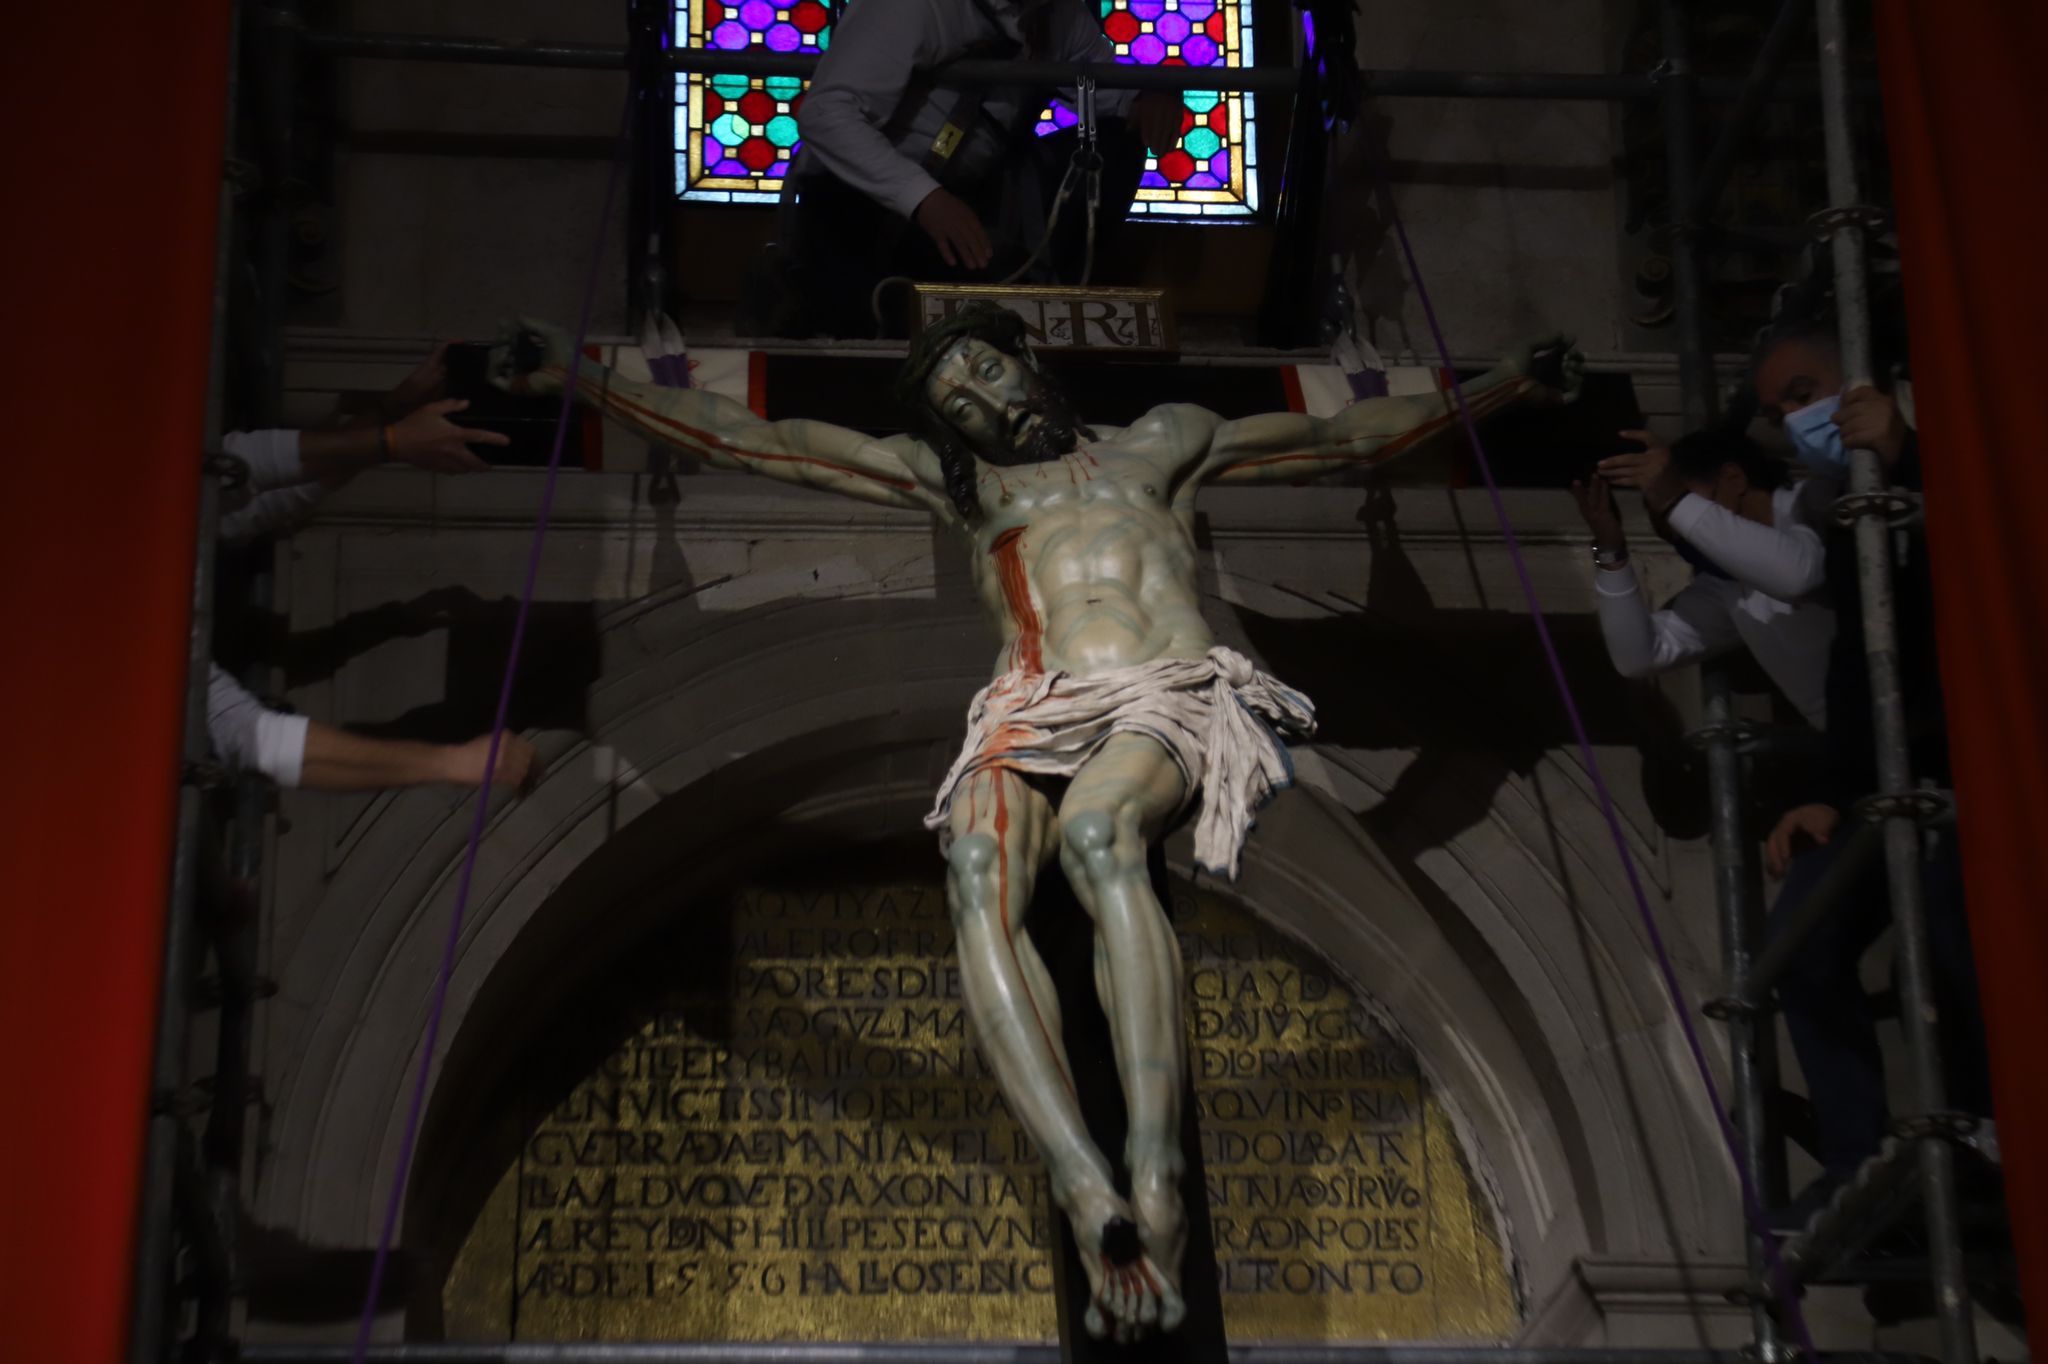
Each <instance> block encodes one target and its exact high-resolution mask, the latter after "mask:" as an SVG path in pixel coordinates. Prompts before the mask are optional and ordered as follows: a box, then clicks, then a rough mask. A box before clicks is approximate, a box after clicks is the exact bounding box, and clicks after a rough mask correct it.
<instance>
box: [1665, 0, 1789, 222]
mask: <svg viewBox="0 0 2048 1364" xmlns="http://www.w3.org/2000/svg"><path fill="white" fill-rule="evenodd" d="M1812 8H1813V0H1783V3H1782V4H1780V5H1779V6H1778V17H1777V19H1776V20H1775V21H1773V22H1772V24H1771V31H1770V32H1769V33H1767V34H1765V35H1764V45H1763V48H1762V49H1761V50H1760V51H1759V52H1758V53H1757V56H1756V64H1755V65H1754V66H1752V67H1750V70H1749V82H1748V84H1746V85H1745V86H1743V89H1742V98H1740V99H1739V100H1737V101H1736V102H1735V108H1734V109H1733V110H1732V111H1731V112H1730V113H1729V115H1728V120H1727V122H1726V123H1724V124H1722V126H1721V136H1720V138H1719V139H1718V140H1717V141H1716V142H1715V143H1714V150H1713V151H1711V152H1709V153H1708V154H1707V164H1706V165H1705V166H1703V167H1702V168H1701V169H1700V175H1699V183H1698V184H1696V185H1695V186H1694V187H1693V197H1692V199H1691V200H1690V203H1691V205H1692V209H1691V212H1692V217H1693V219H1694V221H1702V220H1704V219H1705V218H1706V216H1707V215H1708V214H1709V213H1711V212H1713V210H1714V204H1715V202H1716V201H1717V200H1719V199H1720V197H1721V190H1722V187H1723V186H1725V185H1726V184H1727V183H1728V174H1729V172H1731V171H1733V170H1734V169H1735V157H1736V154H1737V153H1739V152H1740V151H1741V150H1742V144H1743V142H1744V141H1746V140H1747V139H1748V137H1749V131H1750V129H1751V128H1752V127H1753V126H1754V125H1755V123H1756V120H1757V115H1759V114H1761V113H1762V112H1763V109H1764V105H1765V104H1767V103H1769V102H1770V98H1771V91H1772V89H1773V88H1774V87H1775V86H1776V85H1777V83H1778V77H1779V76H1780V75H1782V74H1783V73H1784V70H1785V63H1786V62H1787V61H1789V60H1790V59H1791V57H1792V53H1793V51H1794V50H1795V49H1796V48H1797V47H1798V43H1799V31H1800V30H1801V29H1802V28H1804V27H1805V25H1806V19H1807V16H1808V14H1809V13H1810V12H1811V10H1812Z"/></svg>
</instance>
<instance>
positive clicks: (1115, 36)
mask: <svg viewBox="0 0 2048 1364" xmlns="http://www.w3.org/2000/svg"><path fill="white" fill-rule="evenodd" d="M1102 31H1103V32H1104V33H1107V34H1108V35H1109V40H1110V41H1111V42H1113V43H1128V42H1130V41H1131V40H1132V39H1133V38H1136V37H1137V36H1138V20H1137V18H1136V16H1134V15H1132V14H1131V12H1130V11H1129V10H1121V9H1120V10H1117V11H1116V12H1115V13H1113V14H1111V15H1110V16H1109V17H1108V18H1107V19H1104V20H1103V21H1102Z"/></svg>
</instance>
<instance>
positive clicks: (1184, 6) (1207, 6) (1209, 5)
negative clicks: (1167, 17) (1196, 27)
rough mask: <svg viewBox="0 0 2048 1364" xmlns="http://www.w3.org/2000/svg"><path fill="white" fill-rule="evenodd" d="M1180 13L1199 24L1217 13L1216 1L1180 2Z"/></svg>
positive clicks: (1189, 0) (1188, 0) (1186, 0)
mask: <svg viewBox="0 0 2048 1364" xmlns="http://www.w3.org/2000/svg"><path fill="white" fill-rule="evenodd" d="M1180 12H1181V13H1182V14H1184V15H1186V16H1187V17H1188V18H1189V19H1191V20H1193V21H1194V22H1195V23H1198V24H1199V23H1201V22H1202V21H1203V20H1204V19H1206V18H1208V17H1209V16H1210V15H1212V14H1214V13H1215V12H1216V0H1180Z"/></svg>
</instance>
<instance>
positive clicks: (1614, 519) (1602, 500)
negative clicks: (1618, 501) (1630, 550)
mask: <svg viewBox="0 0 2048 1364" xmlns="http://www.w3.org/2000/svg"><path fill="white" fill-rule="evenodd" d="M1572 496H1574V497H1576V498H1577V499H1578V500H1579V515H1580V516H1583V517H1584V518H1585V519H1586V529H1587V530H1590V531H1592V532H1593V544H1594V545H1595V546H1596V547H1597V548H1600V549H1603V550H1606V551H1608V552H1609V553H1618V552H1620V551H1621V550H1623V549H1625V548H1627V547H1628V540H1627V538H1626V537H1624V536H1623V535H1622V533H1621V510H1620V508H1618V507H1616V506H1615V505H1614V486H1613V485H1612V484H1610V483H1609V482H1608V481H1607V480H1606V479H1605V478H1602V477H1601V476H1600V475H1599V474H1597V473H1596V474H1594V475H1593V476H1592V477H1591V478H1589V479H1587V480H1586V481H1585V482H1583V483H1578V482H1574V483H1573V484H1572Z"/></svg>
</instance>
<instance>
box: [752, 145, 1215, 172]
mask: <svg viewBox="0 0 2048 1364" xmlns="http://www.w3.org/2000/svg"><path fill="white" fill-rule="evenodd" d="M740 161H741V163H742V164H743V165H745V166H746V168H747V169H748V170H750V171H753V172H754V173H755V174H756V175H758V174H760V173H761V172H762V171H765V170H767V169H768V168H769V167H770V166H772V165H774V164H775V144H774V143H773V142H770V141H769V140H768V139H767V138H765V137H750V138H748V139H747V140H746V141H745V142H742V143H740ZM1188 166H1189V169H1193V167H1194V162H1193V161H1189V162H1188Z"/></svg>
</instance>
